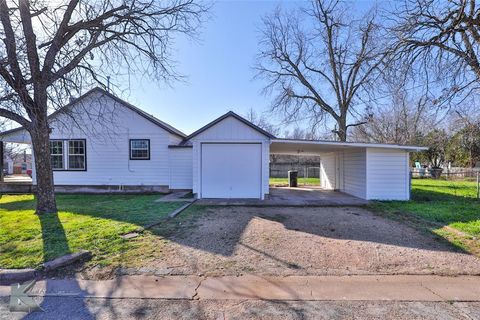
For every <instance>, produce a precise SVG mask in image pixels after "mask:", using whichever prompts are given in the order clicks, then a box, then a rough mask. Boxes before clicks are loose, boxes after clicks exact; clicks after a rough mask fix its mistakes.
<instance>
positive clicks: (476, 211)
mask: <svg viewBox="0 0 480 320" xmlns="http://www.w3.org/2000/svg"><path fill="white" fill-rule="evenodd" d="M476 196H477V189H476V182H469V181H445V180H432V179H413V180H412V200H411V201H405V202H403V201H385V202H376V203H374V204H373V207H374V208H375V209H377V210H381V211H383V212H386V213H390V214H394V215H400V216H404V217H408V216H410V217H414V218H419V219H421V220H424V221H426V222H431V223H432V224H433V225H436V226H438V227H437V228H434V229H432V231H433V232H434V233H436V234H437V235H439V236H441V237H443V238H446V239H447V240H449V241H450V242H452V243H454V244H456V245H460V246H461V247H463V248H467V249H468V250H469V251H472V252H476V253H477V252H480V243H479V241H478V239H479V238H480V201H479V200H477V199H476ZM452 231H453V232H452ZM455 231H459V232H455ZM453 233H455V234H453ZM472 240H473V242H472Z"/></svg>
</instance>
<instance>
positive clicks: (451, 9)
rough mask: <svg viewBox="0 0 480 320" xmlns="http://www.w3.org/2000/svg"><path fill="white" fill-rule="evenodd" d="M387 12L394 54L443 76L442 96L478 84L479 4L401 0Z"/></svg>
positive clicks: (471, 1)
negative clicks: (394, 43)
mask: <svg viewBox="0 0 480 320" xmlns="http://www.w3.org/2000/svg"><path fill="white" fill-rule="evenodd" d="M389 16H390V33H389V34H390V35H392V36H393V37H394V38H395V39H394V41H395V42H396V46H397V48H396V58H398V59H400V60H402V61H403V62H404V64H405V65H409V66H414V67H420V68H422V69H423V71H424V72H425V73H426V74H429V75H430V77H431V78H434V77H435V78H436V80H444V81H442V82H445V83H446V89H444V92H443V96H444V97H446V96H455V95H457V94H458V93H459V92H461V91H463V90H464V89H470V90H471V89H472V84H477V85H478V81H479V80H480V60H479V45H480V6H479V5H478V3H477V2H476V1H475V0H453V1H435V0H403V1H402V2H397V5H396V6H394V8H393V9H392V10H390V12H389ZM475 87H477V86H475Z"/></svg>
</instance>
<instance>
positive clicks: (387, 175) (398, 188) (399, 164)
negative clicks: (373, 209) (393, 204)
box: [367, 148, 410, 200]
mask: <svg viewBox="0 0 480 320" xmlns="http://www.w3.org/2000/svg"><path fill="white" fill-rule="evenodd" d="M408 159H409V154H408V152H406V151H403V150H389V149H379V148H378V149H377V148H368V149H367V179H368V187H367V199H375V200H409V199H410V190H409V189H410V188H409V168H408Z"/></svg>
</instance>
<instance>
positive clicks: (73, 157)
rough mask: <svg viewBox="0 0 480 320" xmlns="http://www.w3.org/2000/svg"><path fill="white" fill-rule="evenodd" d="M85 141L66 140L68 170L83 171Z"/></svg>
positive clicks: (84, 167) (84, 166)
mask: <svg viewBox="0 0 480 320" xmlns="http://www.w3.org/2000/svg"><path fill="white" fill-rule="evenodd" d="M85 155H86V152H85V140H68V169H69V170H85V169H86V161H85Z"/></svg>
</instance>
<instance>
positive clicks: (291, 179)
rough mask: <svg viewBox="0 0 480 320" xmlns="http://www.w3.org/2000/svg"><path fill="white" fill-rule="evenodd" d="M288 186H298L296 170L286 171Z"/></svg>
mask: <svg viewBox="0 0 480 320" xmlns="http://www.w3.org/2000/svg"><path fill="white" fill-rule="evenodd" d="M288 186H289V187H290V188H296V187H298V171H295V170H291V171H288Z"/></svg>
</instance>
